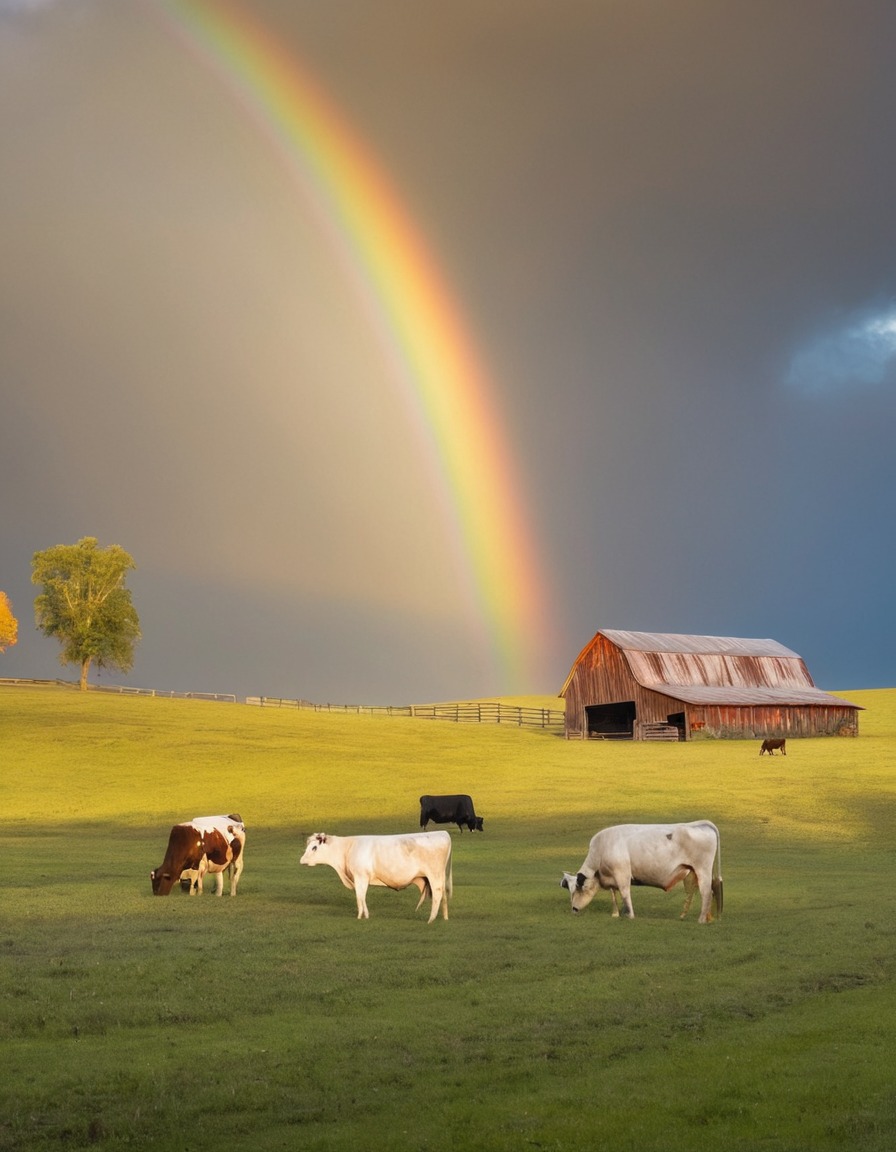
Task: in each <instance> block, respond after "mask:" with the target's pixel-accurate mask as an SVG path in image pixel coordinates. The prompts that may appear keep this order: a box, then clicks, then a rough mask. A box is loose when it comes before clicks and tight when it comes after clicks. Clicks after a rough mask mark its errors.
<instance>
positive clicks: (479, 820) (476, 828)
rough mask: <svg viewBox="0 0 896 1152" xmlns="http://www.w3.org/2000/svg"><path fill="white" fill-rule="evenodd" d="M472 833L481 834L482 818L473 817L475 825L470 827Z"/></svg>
mask: <svg viewBox="0 0 896 1152" xmlns="http://www.w3.org/2000/svg"><path fill="white" fill-rule="evenodd" d="M470 831H471V832H481V831H482V817H481V816H474V817H473V823H472V824H471V825H470Z"/></svg>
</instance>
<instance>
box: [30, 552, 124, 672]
mask: <svg viewBox="0 0 896 1152" xmlns="http://www.w3.org/2000/svg"><path fill="white" fill-rule="evenodd" d="M31 567H32V572H31V582H32V584H42V585H43V592H41V594H40V595H39V596H38V597H37V598H36V599H35V601H34V618H35V622H36V624H37V626H38V628H39V629H40V630H41V631H42V632H43V633H45V635H47V636H55V637H56V639H57V640H58V641H59V642H60V644H61V645H62V652H61V653H60V656H59V663H60V664H80V666H81V680H80V686H81V691H82V692H83V691H84V690H86V688H87V674H88V672H89V670H90V665H91V664H96V666H97V668H107V667H109V668H117V669H119V671H121V672H129V671H130V670H131V668H132V667H133V665H134V645H135V644H136V643H137V641H138V640H139V639H140V621H139V620H138V618H137V612H136V609H135V608H134V605H133V604H132V603H131V594H130V592H129V591H128V589H127V588H125V578H126V575H127V573H128V571H129V569H131V568H134V567H135V564H134V561H133V560H132V559H131V557H130V556H129V555H128V553H127V552H125V550H124V549H123V548H120V547H119V546H118V545H117V544H110V545H109V547H108V548H98V547H97V542H96V540H95V539H94V537H92V536H85V537H84V538H83V539H82V540H79V541H78V543H77V544H57V545H56V547H55V548H47V549H46V550H45V551H44V552H35V553H34V557H33V559H32V561H31Z"/></svg>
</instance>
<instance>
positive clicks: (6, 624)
mask: <svg viewBox="0 0 896 1152" xmlns="http://www.w3.org/2000/svg"><path fill="white" fill-rule="evenodd" d="M18 638H19V622H18V620H16V618H15V616H13V614H12V604H10V602H9V597H8V596H7V595H6V593H5V592H0V652H5V651H6V649H7V648H11V647H12V646H13V644H15V642H16V641H17V640H18Z"/></svg>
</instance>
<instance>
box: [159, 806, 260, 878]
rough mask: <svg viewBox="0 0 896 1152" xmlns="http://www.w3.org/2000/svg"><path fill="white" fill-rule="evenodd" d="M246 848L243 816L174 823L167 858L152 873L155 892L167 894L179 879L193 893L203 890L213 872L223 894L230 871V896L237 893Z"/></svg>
mask: <svg viewBox="0 0 896 1152" xmlns="http://www.w3.org/2000/svg"><path fill="white" fill-rule="evenodd" d="M245 848H246V826H245V824H244V823H243V821H242V818H241V817H240V816H237V815H231V816H197V817H195V818H194V819H193V820H188V821H185V822H184V823H183V824H175V825H174V827H173V828H172V829H171V832H170V834H169V836H168V847H167V848H166V850H165V859H164V860H163V861H162V863H161V864H160V865H159V867H158V868H154V869H153V870H152V871H151V872H150V874H149V878H150V880H151V881H152V890H153V893H154V895H156V896H167V895H168V893H169V892H170V891H171V889H172V888H173V887H174V885H175V884H176V883H177V881H178V880H183V881H184V882H185V883H187V884H188V885H189V889H190V895H191V896H193V895H195V894H197V893H201V892H202V880H203V877H204V876H205V875H206V873H210V874H211V875H213V876H214V877H215V892H216V895H218V896H222V895H223V894H224V873H225V872H228V873H229V874H230V895H231V896H235V895H236V892H237V886H238V884H239V879H240V875H241V874H242V871H243V862H244V856H245Z"/></svg>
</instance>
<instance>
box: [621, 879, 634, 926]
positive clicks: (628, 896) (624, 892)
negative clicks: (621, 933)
mask: <svg viewBox="0 0 896 1152" xmlns="http://www.w3.org/2000/svg"><path fill="white" fill-rule="evenodd" d="M619 895H620V897H621V898H622V914H623V916H627V917H628V918H629V920H634V918H635V910H634V908H632V889H631V883H630V882H629V881H628V880H626V881H625V883H624V884H620V885H619Z"/></svg>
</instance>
